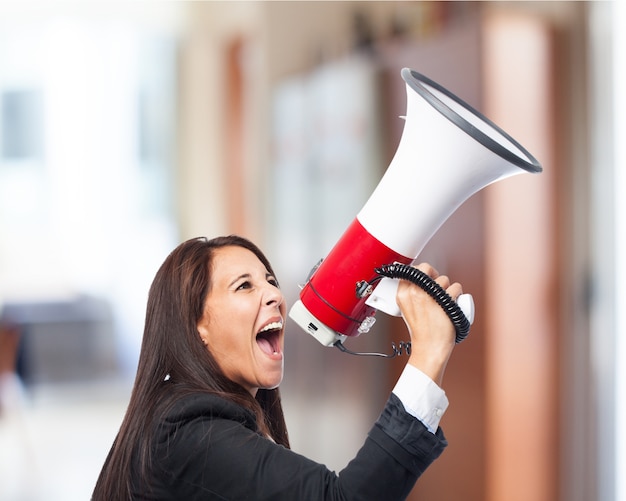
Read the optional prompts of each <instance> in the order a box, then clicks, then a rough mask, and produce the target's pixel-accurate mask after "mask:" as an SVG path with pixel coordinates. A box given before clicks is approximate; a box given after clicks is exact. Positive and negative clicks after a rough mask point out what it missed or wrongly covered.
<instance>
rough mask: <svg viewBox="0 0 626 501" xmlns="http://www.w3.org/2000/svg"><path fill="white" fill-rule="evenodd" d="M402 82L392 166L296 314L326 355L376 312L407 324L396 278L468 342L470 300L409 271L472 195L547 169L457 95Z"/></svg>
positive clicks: (413, 75)
mask: <svg viewBox="0 0 626 501" xmlns="http://www.w3.org/2000/svg"><path fill="white" fill-rule="evenodd" d="M401 75H402V78H403V79H404V81H405V82H406V91H407V113H406V117H405V120H406V121H405V125H404V130H403V132H402V137H401V139H400V144H399V145H398V148H397V150H396V153H395V155H394V157H393V160H392V161H391V164H390V165H389V167H388V169H387V171H386V173H385V175H384V176H383V178H382V179H381V181H380V182H379V184H378V186H377V187H376V188H375V190H374V192H373V193H372V195H371V196H370V198H369V200H368V201H367V202H366V203H365V205H364V206H363V208H362V209H361V211H360V212H359V213H358V214H357V216H356V218H355V219H354V220H353V221H352V223H351V224H350V226H349V227H348V228H347V229H346V231H345V233H344V234H343V235H342V237H341V238H340V239H339V241H338V242H337V243H336V244H335V246H334V247H333V249H332V250H331V251H330V253H329V254H328V256H327V257H326V258H325V259H323V260H322V261H321V262H320V263H319V264H318V265H317V266H316V267H315V268H314V269H313V270H312V271H311V274H310V275H309V278H308V280H307V283H306V284H305V285H304V286H303V288H302V290H301V291H300V297H299V300H298V301H296V303H295V304H294V305H293V307H292V308H291V310H290V312H289V316H290V317H291V318H292V319H293V320H294V321H295V322H296V323H297V324H298V325H299V326H300V327H302V328H303V329H304V330H305V331H306V332H308V333H310V334H311V335H313V336H314V337H315V338H316V339H317V340H318V341H319V342H320V343H322V344H323V345H325V346H332V345H338V344H341V343H342V342H343V341H344V340H345V339H346V338H347V337H352V336H357V335H359V334H360V333H362V332H367V331H368V330H369V328H370V327H371V325H372V324H373V323H374V315H375V313H376V311H377V310H381V311H383V312H385V313H387V314H389V315H396V316H397V315H399V314H400V311H399V309H398V307H397V304H396V301H395V294H396V289H397V284H398V280H397V279H398V278H402V279H407V280H411V281H413V282H415V283H418V285H420V286H422V287H423V288H424V289H425V290H426V291H427V292H428V293H429V294H431V295H432V296H433V297H435V299H436V300H437V301H438V302H439V304H441V306H442V307H443V308H444V309H445V310H446V312H447V313H448V314H449V316H450V318H451V320H452V321H453V322H454V323H455V327H456V328H457V341H460V340H462V339H463V338H464V337H465V336H466V335H467V332H468V331H469V326H470V324H471V323H472V322H473V317H474V305H473V300H472V298H471V296H470V295H469V294H464V295H462V296H461V297H460V298H459V300H458V301H457V302H455V301H452V300H451V298H450V297H449V296H448V295H447V294H446V293H445V291H444V290H443V289H441V288H438V285H437V284H436V283H435V282H434V281H432V280H430V279H428V277H427V276H425V275H424V276H421V275H420V274H419V273H417V272H416V271H414V270H416V269H415V268H413V267H411V266H409V265H410V264H411V263H412V262H413V261H415V259H416V258H417V257H418V255H419V253H420V252H421V251H422V249H423V248H424V247H425V246H426V244H427V243H428V241H429V240H430V239H431V238H432V236H433V235H434V234H435V232H436V231H437V230H438V229H439V228H440V227H441V225H442V224H443V223H444V222H445V221H446V220H447V219H448V218H449V217H450V216H451V215H452V213H453V212H454V211H455V210H456V209H457V208H458V207H459V206H460V205H461V204H462V203H463V202H465V201H466V200H467V199H468V198H469V197H471V196H472V195H473V194H474V193H476V192H478V191H480V190H481V189H482V188H484V187H486V186H488V185H489V184H492V183H493V182H495V181H499V180H501V179H505V178H507V177H511V176H513V175H516V174H520V173H523V172H530V173H537V172H541V170H542V168H541V166H540V165H539V162H538V161H537V160H536V159H535V158H534V157H533V156H532V155H531V154H530V153H529V152H528V151H527V150H526V149H524V147H522V146H521V145H520V144H519V143H518V142H517V141H515V140H514V139H513V138H512V137H511V136H509V135H508V134H507V133H506V132H504V131H503V130H501V129H500V128H499V127H498V126H497V125H495V124H494V123H492V122H491V121H490V120H489V119H487V118H486V117H484V116H483V115H482V114H481V113H479V112H478V111H476V110H475V109H473V108H472V107H471V106H469V105H468V104H467V103H465V102H463V101H462V100H461V99H459V98H458V97H456V96H455V95H453V94H452V93H451V92H449V91H448V90H446V89H444V88H443V87H442V86H440V85H439V84H437V83H435V82H433V81H432V80H430V79H428V78H426V77H425V76H423V75H421V74H419V73H417V72H415V71H413V70H410V69H408V68H405V69H403V70H402V72H401ZM416 273H417V275H416ZM420 273H421V272H420ZM422 275H423V274H422Z"/></svg>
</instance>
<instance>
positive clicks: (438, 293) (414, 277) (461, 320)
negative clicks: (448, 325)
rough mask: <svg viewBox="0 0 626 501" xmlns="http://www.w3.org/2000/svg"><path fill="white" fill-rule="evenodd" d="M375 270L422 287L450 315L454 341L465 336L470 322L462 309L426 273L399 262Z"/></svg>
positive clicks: (460, 339) (458, 341)
mask: <svg viewBox="0 0 626 501" xmlns="http://www.w3.org/2000/svg"><path fill="white" fill-rule="evenodd" d="M375 271H376V273H378V274H379V275H381V276H383V277H388V278H399V279H402V280H407V281H409V282H411V283H413V284H415V285H417V286H419V287H421V288H422V289H424V290H425V291H426V292H427V293H428V295H429V296H430V297H432V298H433V299H434V300H435V301H437V303H438V304H439V306H441V307H442V308H443V310H444V311H445V312H446V313H447V315H448V317H450V320H451V321H452V323H453V324H454V328H455V329H456V342H457V343H460V342H461V341H463V340H464V339H465V338H466V337H467V335H468V334H469V330H470V322H469V320H468V319H467V317H466V316H465V313H463V310H461V308H460V307H459V305H458V304H457V303H456V301H455V300H454V299H452V297H450V295H449V294H448V293H447V292H446V291H445V289H444V288H443V287H441V286H440V285H439V284H438V283H437V282H435V281H434V280H433V279H432V278H430V277H429V276H428V275H427V274H426V273H424V272H423V271H420V270H418V269H417V268H415V267H413V266H410V265H407V264H401V263H394V264H387V265H384V266H381V267H380V268H376V269H375Z"/></svg>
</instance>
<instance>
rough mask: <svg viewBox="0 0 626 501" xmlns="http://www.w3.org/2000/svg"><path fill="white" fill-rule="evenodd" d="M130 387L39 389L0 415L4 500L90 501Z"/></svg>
mask: <svg viewBox="0 0 626 501" xmlns="http://www.w3.org/2000/svg"><path fill="white" fill-rule="evenodd" d="M129 391H130V383H128V382H98V383H90V384H87V383H84V384H76V383H73V384H71V385H68V384H66V385H56V386H40V387H37V388H33V389H31V390H30V391H29V392H27V393H25V394H24V395H23V398H22V399H15V398H11V399H9V400H10V402H11V403H10V405H9V406H8V408H7V406H6V405H5V409H4V412H3V413H2V414H1V415H0V500H1V501H40V500H41V501H44V500H45V501H57V500H58V501H74V500H76V501H79V500H80V501H86V500H89V498H90V495H91V491H92V489H93V486H94V483H95V480H96V478H97V476H98V473H99V471H100V468H101V466H102V462H103V461H104V458H105V456H106V454H107V452H108V450H109V447H110V446H111V443H112V441H113V438H114V436H115V433H116V432H117V429H118V427H119V425H120V422H121V419H122V417H123V414H124V411H125V408H126V404H127V401H128V394H129Z"/></svg>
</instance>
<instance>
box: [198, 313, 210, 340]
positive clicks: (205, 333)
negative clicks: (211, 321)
mask: <svg viewBox="0 0 626 501" xmlns="http://www.w3.org/2000/svg"><path fill="white" fill-rule="evenodd" d="M196 329H197V330H198V335H199V336H200V339H201V340H202V342H203V343H204V346H208V339H209V329H208V325H207V321H206V319H205V317H204V315H203V316H202V318H201V319H200V321H199V322H198V324H197V325H196Z"/></svg>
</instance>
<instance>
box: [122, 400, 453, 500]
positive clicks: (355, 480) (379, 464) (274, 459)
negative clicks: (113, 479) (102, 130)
mask: <svg viewBox="0 0 626 501" xmlns="http://www.w3.org/2000/svg"><path fill="white" fill-rule="evenodd" d="M446 445H447V442H446V440H445V438H444V436H443V433H442V431H441V429H439V430H438V431H437V435H433V434H432V433H430V432H429V431H428V430H427V429H426V428H425V427H424V425H423V424H422V423H421V422H420V421H418V420H417V419H415V418H414V417H412V416H411V415H409V414H407V413H406V412H405V410H404V407H403V406H402V403H401V402H400V401H399V399H398V398H397V397H396V396H395V395H393V394H392V395H391V396H390V398H389V400H388V402H387V404H386V406H385V408H384V409H383V412H382V414H381V416H380V417H379V419H378V421H377V422H376V424H375V425H374V426H373V427H372V429H371V431H370V432H369V434H368V437H367V439H366V441H365V443H364V444H363V446H362V448H361V449H360V450H359V452H358V454H357V456H356V457H355V458H354V459H353V460H352V461H351V462H350V463H349V464H348V466H346V467H345V468H344V469H343V470H342V471H341V472H340V473H339V474H336V473H335V472H333V471H330V470H329V469H328V468H326V467H325V466H324V465H321V464H319V463H316V462H314V461H311V460H309V459H307V458H305V457H303V456H301V455H299V454H296V453H295V452H293V451H291V450H289V449H286V448H284V447H282V446H280V445H277V444H275V443H274V442H272V441H271V440H268V439H267V438H264V437H262V436H261V435H259V434H258V433H257V425H256V420H255V417H254V415H253V414H252V413H251V412H250V411H248V410H247V409H244V408H242V407H240V406H238V405H236V404H234V403H232V402H229V401H227V400H224V399H222V398H220V397H217V396H212V395H204V394H197V395H192V396H188V397H185V398H183V399H181V400H180V401H179V402H178V403H177V404H176V405H175V406H174V407H173V409H172V410H171V412H170V413H169V414H168V417H167V419H166V420H165V422H164V423H163V425H162V426H161V427H160V431H159V432H158V437H157V443H156V446H155V448H154V451H153V459H152V465H153V469H152V474H151V478H150V479H148V481H147V482H142V484H143V485H139V483H138V482H136V483H135V487H134V491H135V492H134V494H135V499H145V500H148V499H149V500H177V501H179V500H185V501H188V500H200V499H202V500H237V501H240V500H289V501H299V500H306V501H309V500H313V501H317V500H357V499H358V500H375V501H382V500H384V501H391V500H395V499H404V498H405V497H406V496H407V495H408V494H409V492H410V491H411V489H412V487H413V485H414V484H415V481H416V480H417V478H418V477H419V476H420V475H421V473H422V472H423V471H424V470H425V469H426V468H427V467H428V466H429V465H430V463H432V462H433V461H434V460H435V459H436V458H437V457H438V456H439V455H440V454H441V452H442V451H443V449H444V447H445V446H446Z"/></svg>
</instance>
